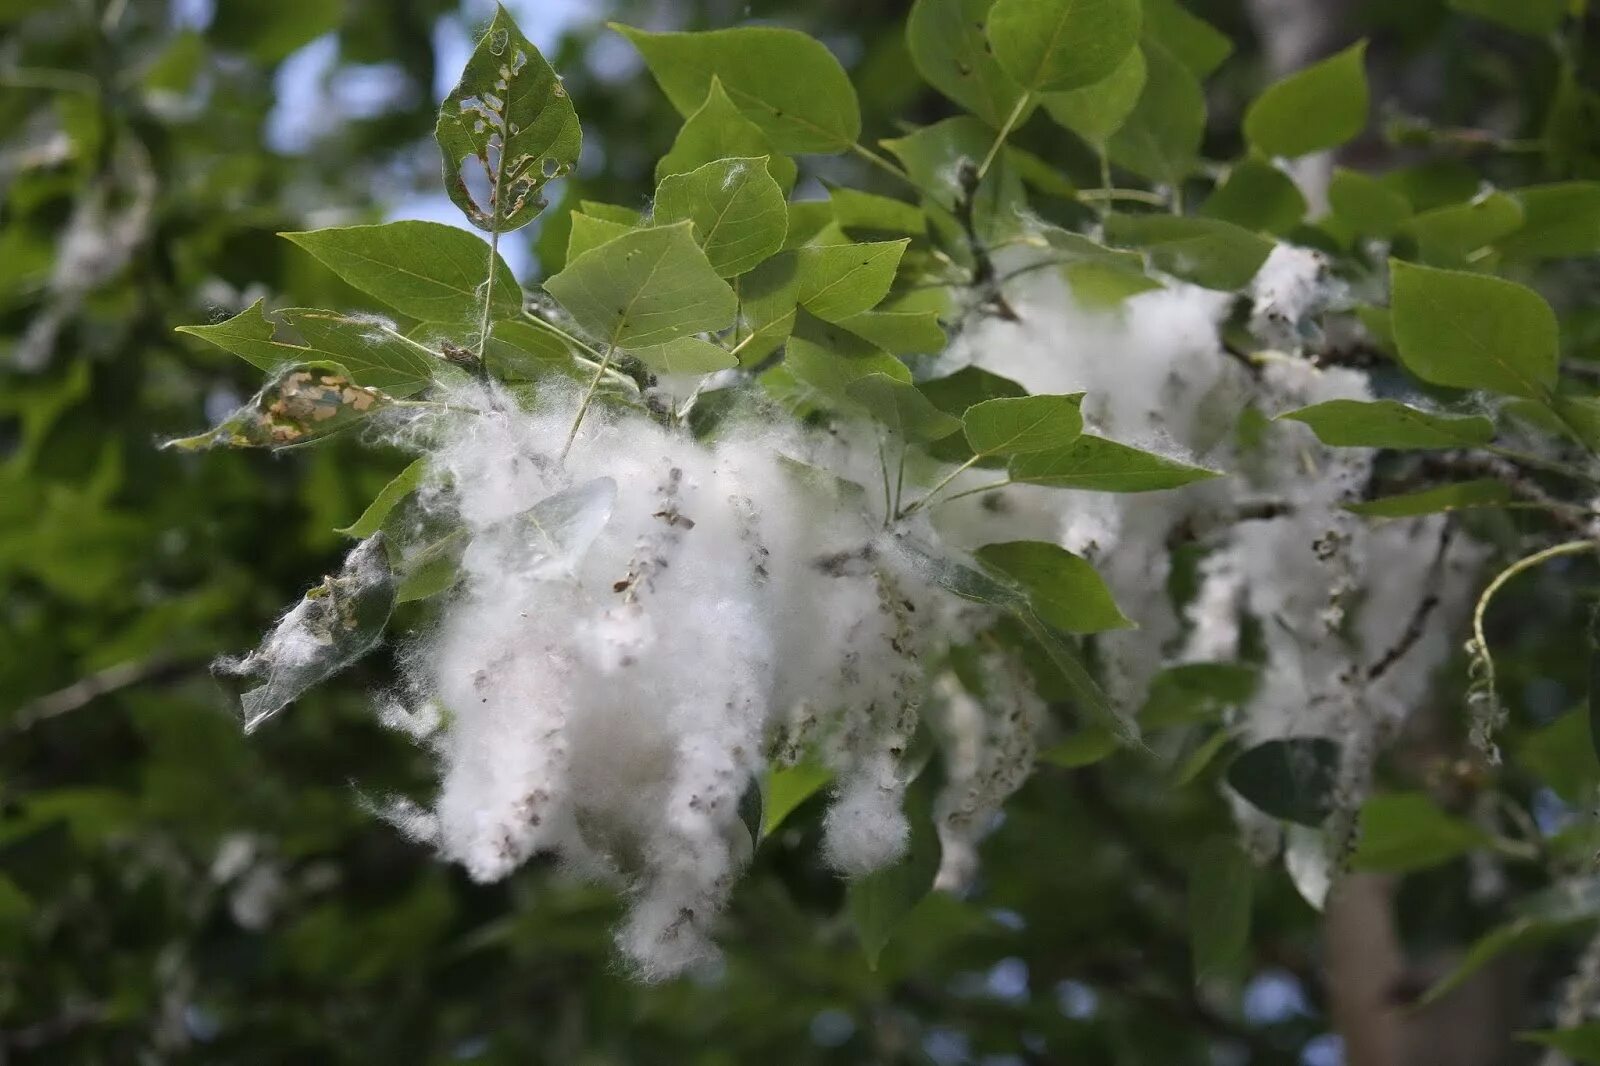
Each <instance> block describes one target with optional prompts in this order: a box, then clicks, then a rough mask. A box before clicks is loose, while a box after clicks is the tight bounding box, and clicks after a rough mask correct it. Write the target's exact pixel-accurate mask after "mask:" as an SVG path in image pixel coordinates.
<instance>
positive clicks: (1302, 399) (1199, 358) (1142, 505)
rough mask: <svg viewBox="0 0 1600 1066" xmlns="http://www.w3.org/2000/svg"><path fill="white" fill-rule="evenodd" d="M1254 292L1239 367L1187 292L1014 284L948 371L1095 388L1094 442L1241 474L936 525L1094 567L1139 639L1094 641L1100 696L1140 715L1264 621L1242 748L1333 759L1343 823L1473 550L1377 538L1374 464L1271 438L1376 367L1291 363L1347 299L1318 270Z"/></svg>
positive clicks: (1038, 500)
mask: <svg viewBox="0 0 1600 1066" xmlns="http://www.w3.org/2000/svg"><path fill="white" fill-rule="evenodd" d="M1251 291H1252V295H1253V298H1254V305H1253V308H1252V315H1251V325H1252V329H1253V332H1254V333H1255V335H1256V337H1257V339H1258V340H1259V341H1260V342H1262V346H1263V348H1264V349H1265V350H1263V351H1260V352H1255V353H1238V354H1237V355H1230V354H1229V353H1227V352H1226V351H1225V350H1224V348H1223V346H1222V342H1221V340H1220V322H1221V319H1222V316H1223V315H1224V313H1225V312H1226V309H1227V298H1226V297H1225V296H1222V295H1220V294H1217V293H1213V292H1209V291H1206V290H1202V289H1197V288H1194V287H1192V286H1188V285H1183V284H1176V285H1173V286H1171V287H1168V288H1165V289H1162V290H1158V291H1152V292H1149V293H1145V294H1141V295H1138V296H1134V297H1132V298H1131V299H1129V300H1127V301H1125V302H1124V303H1123V304H1122V305H1121V306H1120V307H1119V308H1115V309H1112V310H1090V309H1087V308H1085V307H1082V306H1079V305H1078V303H1077V302H1076V301H1075V300H1074V299H1073V296H1072V293H1071V291H1070V289H1069V287H1068V286H1067V284H1066V283H1065V282H1064V281H1062V280H1061V279H1060V278H1059V277H1055V276H1052V275H1050V274H1047V273H1045V272H1042V271H1034V272H1031V273H1029V274H1027V275H1025V276H1024V277H1022V278H1019V279H1018V280H1017V281H1016V282H1014V283H1013V284H1012V285H1010V286H1008V288H1007V294H1006V295H1007V299H1008V301H1009V302H1010V304H1011V306H1012V307H1014V308H1016V310H1017V313H1018V317H1019V318H1020V321H1019V322H1016V323H1012V322H1006V321H1003V320H1001V319H988V320H985V321H984V322H982V323H981V324H980V325H978V326H977V327H976V328H974V329H971V330H969V331H968V332H967V333H966V334H964V335H963V336H962V337H961V339H960V340H959V341H958V343H957V344H955V345H954V346H953V347H952V349H951V351H950V352H949V353H947V355H946V357H945V365H946V367H947V368H948V369H951V370H954V369H956V368H957V367H959V366H963V365H968V364H975V365H977V366H980V367H982V368H984V369H986V370H989V371H992V372H994V373H997V374H1000V375H1003V376H1006V377H1010V378H1012V379H1014V380H1016V381H1018V382H1020V383H1021V384H1023V385H1024V386H1026V387H1027V388H1028V389H1029V390H1030V391H1032V392H1077V391H1085V390H1086V391H1088V393H1089V397H1088V398H1087V399H1086V400H1085V402H1084V407H1083V410H1084V416H1085V424H1086V427H1087V428H1088V429H1090V430H1091V431H1093V432H1097V433H1101V434H1103V435H1105V436H1109V437H1112V438H1113V439H1116V440H1120V441H1123V442H1124V443H1128V444H1132V445H1136V446H1139V447H1142V448H1145V449H1148V450H1151V451H1156V452H1159V453H1163V454H1167V455H1170V456H1172V457H1174V458H1177V459H1180V460H1183V461H1187V462H1195V463H1199V464H1202V465H1205V466H1208V467H1210V468H1212V469H1215V470H1220V471H1224V472H1226V473H1227V474H1228V475H1229V476H1228V477H1226V478H1223V479H1217V480H1213V481H1207V482H1201V483H1198V484H1194V485H1191V486H1188V487H1186V488H1182V489H1177V490H1173V491H1168V492H1159V493H1148V494H1137V495H1112V494H1092V493H1081V492H1060V491H1053V490H1045V489H1033V488H1030V487H1027V486H1017V487H1013V488H1010V489H1006V490H1003V491H1002V492H1000V493H996V494H988V495H985V496H982V497H971V498H969V499H968V500H967V501H962V502H960V503H958V504H955V505H953V506H952V507H950V508H948V509H946V510H947V514H946V515H945V516H944V520H945V522H946V528H945V532H946V534H947V535H948V536H950V537H951V538H952V539H954V540H956V541H957V542H960V543H965V544H981V543H984V542H986V541H988V540H994V539H1002V538H1001V537H1000V534H1001V533H1002V531H1003V529H1004V528H1005V526H1007V525H1009V524H1011V523H1015V522H1018V521H1022V522H1025V523H1026V524H1027V525H1029V526H1030V527H1032V528H1034V529H1038V528H1039V527H1041V526H1045V527H1052V528H1053V531H1052V532H1051V533H1049V534H1047V535H1048V536H1049V537H1050V538H1051V539H1054V540H1056V541H1057V542H1058V543H1060V544H1061V545H1062V546H1063V547H1066V548H1068V549H1069V550H1072V551H1075V552H1078V553H1080V554H1083V555H1085V556H1086V557H1088V558H1089V559H1091V560H1092V561H1093V562H1094V563H1095V565H1096V568H1097V569H1098V570H1099V571H1100V573H1101V575H1102V576H1103V577H1104V578H1105V579H1106V581H1107V583H1108V585H1109V586H1110V587H1111V589H1112V591H1113V593H1114V595H1115V596H1116V599H1117V602H1118V604H1119V605H1120V606H1121V608H1122V610H1123V611H1124V612H1125V613H1126V614H1128V615H1129V616H1130V617H1131V618H1133V619H1134V620H1135V621H1136V622H1137V623H1138V624H1139V629H1137V630H1132V631H1122V632H1115V633H1107V634H1102V635H1101V636H1100V637H1098V638H1097V641H1098V643H1097V651H1098V653H1099V656H1100V659H1101V662H1102V664H1103V669H1104V672H1105V674H1106V681H1107V684H1108V687H1110V689H1111V691H1112V694H1113V696H1114V697H1116V698H1118V699H1120V700H1122V701H1123V702H1124V703H1125V704H1127V705H1130V706H1137V705H1138V702H1139V701H1140V699H1141V698H1142V695H1143V692H1144V690H1145V687H1146V685H1147V683H1148V681H1149V678H1150V677H1151V676H1152V675H1153V674H1154V672H1155V671H1156V670H1158V669H1159V668H1160V667H1161V666H1163V665H1165V664H1168V663H1172V662H1183V661H1216V660H1229V659H1235V658H1237V657H1239V655H1240V653H1241V651H1242V648H1241V638H1242V634H1243V632H1244V629H1245V625H1246V623H1247V622H1253V623H1255V627H1256V630H1257V632H1258V633H1259V634H1260V640H1261V642H1262V643H1263V644H1264V645H1265V649H1264V650H1265V655H1264V663H1263V668H1262V679H1261V683H1260V686H1259V688H1258V690H1257V692H1256V694H1255V696H1254V697H1253V699H1252V700H1251V701H1250V704H1249V706H1248V707H1246V708H1244V710H1243V713H1242V714H1241V715H1240V716H1239V717H1238V720H1237V724H1236V728H1237V729H1238V730H1239V731H1240V732H1242V733H1243V734H1244V735H1245V736H1246V738H1247V739H1249V740H1260V739H1267V738H1272V737H1282V736H1326V737H1329V738H1331V739H1334V740H1337V741H1338V742H1340V744H1341V745H1342V747H1343V751H1344V757H1343V765H1342V769H1341V774H1342V778H1343V781H1342V788H1343V791H1344V793H1345V794H1344V795H1342V796H1341V797H1339V798H1340V801H1341V803H1342V804H1346V805H1350V804H1354V803H1358V802H1359V800H1360V793H1361V792H1362V790H1363V789H1364V788H1365V780H1366V777H1367V775H1368V773H1369V771H1370V766H1371V763H1372V759H1373V757H1374V753H1375V749H1376V746H1377V745H1378V743H1379V742H1380V741H1381V739H1382V738H1383V737H1384V736H1385V735H1386V734H1387V733H1388V732H1389V731H1391V730H1393V729H1394V728H1396V727H1397V726H1398V725H1399V724H1400V723H1401V722H1402V721H1403V719H1404V716H1405V715H1406V714H1407V713H1408V712H1409V711H1410V710H1412V709H1413V708H1414V707H1415V706H1416V705H1417V704H1418V703H1419V702H1420V701H1421V700H1422V699H1424V698H1425V696H1426V693H1427V690H1428V682H1429V680H1430V678H1431V675H1432V673H1433V671H1434V670H1435V669H1436V668H1437V667H1438V666H1439V665H1440V664H1441V663H1442V662H1443V661H1444V659H1445V658H1446V657H1447V656H1448V654H1449V652H1450V648H1451V646H1452V636H1451V633H1452V630H1453V627H1454V626H1455V625H1457V624H1458V623H1459V621H1460V620H1461V617H1462V613H1463V610H1464V608H1465V604H1466V598H1467V596H1468V593H1469V590H1470V587H1471V577H1470V572H1471V570H1472V569H1473V568H1474V567H1475V566H1476V564H1477V562H1478V561H1479V560H1481V558H1482V552H1481V549H1479V548H1477V547H1475V546H1473V545H1471V544H1470V543H1468V542H1466V541H1465V539H1464V538H1455V539H1447V538H1446V537H1445V532H1444V531H1445V526H1446V520H1445V519H1443V518H1438V517H1429V518H1422V519H1411V520H1403V521H1394V522H1388V523H1377V522H1373V521H1371V520H1368V519H1363V518H1358V517H1356V516H1354V515H1352V514H1350V513H1348V512H1347V511H1345V510H1344V509H1343V505H1344V504H1345V503H1348V502H1350V501H1352V500H1354V499H1357V498H1359V497H1360V493H1361V492H1362V491H1363V489H1364V488H1365V486H1366V483H1367V481H1368V480H1369V478H1370V474H1371V467H1372V458H1373V452H1371V451H1370V450H1367V449H1357V448H1329V447H1325V446H1323V445H1322V444H1321V443H1319V442H1318V441H1317V440H1316V438H1315V436H1313V434H1312V433H1311V432H1310V430H1309V428H1308V427H1306V426H1304V425H1302V424H1299V423H1296V422H1274V421H1270V420H1271V419H1273V418H1274V417H1275V416H1277V415H1280V414H1282V413H1284V412H1287V411H1291V410H1294V409H1295V408H1298V407H1302V406H1306V405H1309V404H1313V403H1320V402H1323V401H1326V400H1332V399H1356V400H1366V399H1371V398H1372V395H1371V391H1370V389H1369V386H1368V383H1367V377H1366V374H1365V372H1364V371H1359V370H1352V369H1345V368H1337V367H1335V368H1329V369H1319V368H1317V367H1316V366H1314V365H1313V364H1312V363H1311V362H1310V361H1308V360H1306V359H1304V358H1301V357H1300V355H1299V354H1298V352H1299V350H1300V349H1301V347H1302V346H1304V345H1306V344H1308V343H1310V342H1314V341H1315V340H1316V339H1317V336H1318V332H1317V328H1316V326H1315V319H1316V317H1317V316H1318V315H1319V314H1320V313H1321V312H1323V311H1325V310H1327V309H1329V308H1336V307H1338V306H1340V305H1341V304H1342V303H1343V302H1344V301H1345V300H1346V298H1347V294H1346V293H1345V291H1344V288H1343V285H1342V283H1341V282H1338V281H1337V280H1335V279H1330V278H1329V276H1328V271H1327V264H1326V262H1325V261H1324V259H1323V258H1322V257H1321V256H1320V255H1319V254H1317V253H1315V252H1311V251H1307V250H1304V249H1298V248H1293V247H1290V246H1286V245H1285V246H1279V247H1278V248H1277V249H1276V250H1275V251H1274V252H1273V253H1272V254H1271V256H1269V258H1268V260H1267V262H1266V264H1265V265H1264V267H1263V268H1262V270H1261V272H1260V273H1259V275H1258V276H1257V278H1256V280H1255V283H1254V285H1253V287H1252V290H1251ZM1274 349H1277V350H1274ZM981 483H982V482H981V481H978V480H976V479H972V480H970V481H967V482H962V483H959V484H962V485H963V486H965V485H969V484H981ZM1020 516H1026V517H1020ZM1182 546H1189V547H1192V548H1195V549H1198V550H1199V551H1200V552H1201V553H1202V554H1201V558H1200V562H1199V564H1198V574H1199V579H1200V580H1199V588H1198V592H1197V593H1196V594H1195V595H1194V596H1193V597H1192V598H1191V599H1189V600H1188V602H1186V603H1176V602H1174V600H1173V597H1172V595H1171V593H1170V592H1169V590H1168V589H1167V587H1166V584H1167V578H1168V575H1169V573H1170V565H1171V560H1172V557H1173V551H1174V549H1175V548H1178V547H1182Z"/></svg>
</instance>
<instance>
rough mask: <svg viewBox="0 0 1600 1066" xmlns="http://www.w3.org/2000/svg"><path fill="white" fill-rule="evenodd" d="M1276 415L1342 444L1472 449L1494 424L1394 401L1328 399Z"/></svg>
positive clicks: (1329, 441)
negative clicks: (1324, 401) (1437, 413)
mask: <svg viewBox="0 0 1600 1066" xmlns="http://www.w3.org/2000/svg"><path fill="white" fill-rule="evenodd" d="M1278 417H1279V418H1288V419H1293V420H1294V421H1296V422H1304V423H1305V424H1306V425H1308V426H1310V427H1311V430H1312V432H1314V433H1315V434H1316V435H1317V439H1318V440H1320V441H1322V443H1324V444H1331V445H1333V446H1335V447H1341V448H1349V447H1356V448H1474V447H1478V446H1480V445H1484V444H1488V443H1489V442H1490V441H1491V440H1493V439H1494V423H1493V422H1491V421H1490V420H1489V419H1487V418H1484V417H1483V416H1482V415H1436V414H1432V413H1430V412H1427V411H1419V410H1418V409H1417V408H1415V407H1409V406H1407V405H1406V404H1403V403H1397V402H1395V401H1394V400H1371V401H1362V400H1329V401H1327V402H1326V403H1318V404H1312V405H1311V406H1310V407H1302V408H1300V409H1299V410H1298V411H1290V412H1289V413H1288V414H1283V415H1279V416H1278Z"/></svg>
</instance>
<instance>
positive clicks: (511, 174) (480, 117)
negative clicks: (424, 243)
mask: <svg viewBox="0 0 1600 1066" xmlns="http://www.w3.org/2000/svg"><path fill="white" fill-rule="evenodd" d="M434 136H435V138H436V139H437V140H438V142H439V150H440V151H441V152H442V153H443V155H444V184H445V191H446V192H448V193H449V194H450V199H451V200H452V201H454V203H455V205H456V206H457V207H459V208H460V209H461V211H462V213H463V214H465V215H466V216H467V219H468V220H469V221H471V223H472V224H473V225H474V226H477V227H478V228H479V229H482V230H488V231H489V232H491V233H505V232H507V231H509V230H514V229H517V228H519V227H521V226H525V225H527V224H528V223H529V222H531V221H533V219H534V216H535V215H537V214H538V213H539V212H540V211H543V210H544V208H545V200H544V197H542V196H541V195H540V190H541V189H543V188H544V187H545V185H546V184H547V183H548V182H550V181H551V180H552V179H554V178H558V177H560V176H561V175H563V174H565V173H566V172H567V171H569V170H571V169H572V167H573V165H574V164H575V163H577V161H578V152H579V150H580V149H581V148H582V147H583V133H582V131H581V130H580V128H579V126H578V114H577V112H576V111H574V110H573V108H572V101H571V100H569V99H568V98H567V90H566V89H565V88H564V87H563V86H562V84H561V79H560V78H559V77H557V76H556V72H555V71H554V70H552V69H551V67H550V64H549V63H547V62H545V58H544V56H542V55H540V54H539V50H538V49H537V48H535V47H534V46H533V44H532V42H530V41H529V40H528V39H527V38H526V37H524V36H523V35H522V31H521V30H519V29H518V28H517V24H516V23H515V22H514V21H512V19H511V16H510V15H509V14H507V13H506V9H505V8H504V7H500V6H496V8H495V15H494V20H493V21H492V22H490V23H489V29H488V30H487V32H485V33H484V35H483V38H482V40H480V41H479V42H478V46H477V48H475V49H474V50H473V52H472V57H471V58H470V59H468V60H467V65H466V68H465V69H464V70H462V72H461V80H460V81H459V82H458V83H457V84H456V87H455V88H454V89H452V90H451V91H450V94H449V95H448V96H446V97H445V98H444V102H443V103H442V104H440V105H439V122H438V125H437V126H436V127H435V128H434Z"/></svg>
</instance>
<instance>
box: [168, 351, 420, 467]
mask: <svg viewBox="0 0 1600 1066" xmlns="http://www.w3.org/2000/svg"><path fill="white" fill-rule="evenodd" d="M391 403H393V401H392V400H391V399H390V398H389V397H388V396H385V395H384V394H383V393H381V392H379V391H378V390H377V389H369V388H365V387H363V386H361V385H357V384H356V383H355V382H354V381H352V380H351V379H350V375H349V374H347V373H346V372H345V370H344V368H343V367H341V366H338V365H337V364H333V363H307V364H304V365H301V366H293V367H290V368H289V369H288V370H285V371H284V372H283V373H281V374H279V375H278V376H277V377H276V378H273V379H272V381H271V382H269V383H268V385H267V387H266V388H264V389H262V390H261V391H260V392H258V393H256V396H255V399H253V400H251V401H250V402H249V403H248V404H246V405H245V406H243V407H241V408H239V410H237V411H235V412H234V413H233V414H232V415H230V416H229V417H228V418H227V420H225V421H224V422H223V423H222V424H221V425H219V426H217V427H216V428H215V429H212V430H209V431H207V432H205V433H201V434H199V435H197V436H193V437H181V438H179V439H178V440H171V441H168V442H167V443H166V444H165V445H164V446H163V447H167V448H176V449H178V450H179V451H185V452H196V451H204V450H206V449H209V448H274V449H277V448H292V447H294V446H295V445H298V444H307V443H309V442H311V441H314V440H317V439H319V438H322V437H326V436H328V435H330V434H333V433H337V432H338V431H340V430H341V429H347V428H349V427H350V426H351V425H353V424H354V423H356V422H359V421H361V420H362V419H363V418H366V417H367V416H368V415H370V414H372V413H373V412H375V411H378V410H381V409H383V408H384V407H387V406H389V405H390V404H391Z"/></svg>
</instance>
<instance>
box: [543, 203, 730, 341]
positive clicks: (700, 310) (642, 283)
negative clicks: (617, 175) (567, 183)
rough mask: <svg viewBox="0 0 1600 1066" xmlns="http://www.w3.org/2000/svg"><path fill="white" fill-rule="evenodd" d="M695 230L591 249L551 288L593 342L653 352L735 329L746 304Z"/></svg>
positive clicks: (628, 237)
mask: <svg viewBox="0 0 1600 1066" xmlns="http://www.w3.org/2000/svg"><path fill="white" fill-rule="evenodd" d="M692 230H693V227H692V225H691V224H690V223H688V222H679V223H676V224H675V225H671V226H657V227H654V228H651V229H641V230H633V231H631V232H629V233H625V234H623V235H622V236H620V237H614V238H612V239H611V240H609V241H607V242H606V243H605V244H602V245H600V246H599V247H598V248H594V249H591V250H590V251H588V252H585V253H584V254H583V255H581V256H579V257H578V258H577V259H575V260H573V261H572V262H570V263H568V264H567V265H566V268H565V269H564V270H562V271H561V273H559V274H557V275H555V276H554V277H552V278H550V279H548V280H547V281H546V282H545V283H544V287H545V288H546V289H548V290H549V292H550V294H551V295H552V296H554V297H555V298H556V299H557V300H558V301H560V303H561V306H562V307H564V308H566V310H567V313H568V314H570V315H572V317H573V319H574V320H576V321H577V323H578V324H579V325H580V326H582V327H583V328H584V329H585V330H587V331H588V332H589V333H590V334H592V335H593V336H595V337H596V338H598V339H600V340H601V341H602V342H604V343H606V344H612V345H615V346H617V347H619V348H645V347H650V346H653V345H658V344H665V343H667V342H668V341H673V340H677V339H678V338H680V337H685V336H689V335H691V334H694V333H700V332H704V331H708V330H719V329H722V328H723V327H725V326H728V325H731V324H732V323H733V318H734V314H735V312H736V310H737V305H738V302H737V300H736V299H735V298H734V295H733V290H732V289H730V288H729V287H728V283H727V282H725V281H723V280H722V279H721V278H720V277H718V276H717V274H716V272H715V271H714V270H712V269H711V264H710V263H709V262H708V261H707V260H706V256H705V253H704V252H702V251H701V250H700V248H699V246H698V245H696V244H695V242H694V236H693V232H692Z"/></svg>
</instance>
